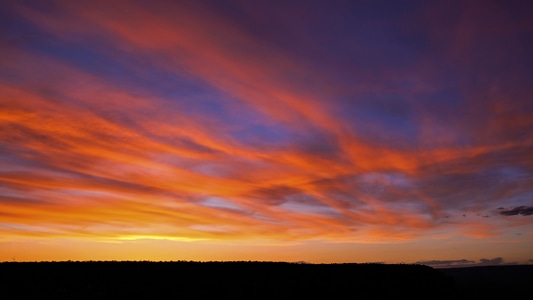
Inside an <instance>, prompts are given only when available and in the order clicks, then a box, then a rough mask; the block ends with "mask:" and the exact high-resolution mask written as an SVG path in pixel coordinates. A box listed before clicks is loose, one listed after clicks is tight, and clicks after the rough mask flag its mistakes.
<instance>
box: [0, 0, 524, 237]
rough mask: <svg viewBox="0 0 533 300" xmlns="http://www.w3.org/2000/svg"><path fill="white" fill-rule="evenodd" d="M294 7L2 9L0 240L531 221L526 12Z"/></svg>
mask: <svg viewBox="0 0 533 300" xmlns="http://www.w3.org/2000/svg"><path fill="white" fill-rule="evenodd" d="M278 4H279V3H278ZM280 5H281V4H280ZM283 5H284V7H283V8H279V7H274V5H272V6H270V5H268V4H265V3H263V4H261V5H260V7H253V6H250V5H247V4H245V3H233V2H232V3H231V4H230V3H226V4H216V3H211V2H209V1H206V2H204V1H200V2H196V1H193V2H190V3H181V2H180V3H176V2H173V1H155V2H148V1H112V2H111V3H110V2H109V1H91V2H87V3H85V2H83V3H82V2H73V1H52V2H51V3H50V5H41V4H38V3H37V2H32V1H29V2H21V3H11V4H8V5H6V9H7V11H8V12H9V13H10V18H8V20H7V21H5V22H6V23H7V24H8V26H4V27H5V28H7V29H6V30H4V31H5V32H6V33H8V34H6V35H5V36H4V37H3V38H2V41H1V44H0V45H1V47H2V57H1V58H0V69H1V70H2V71H0V108H1V109H0V147H1V149H2V150H1V152H0V163H1V166H2V167H1V168H0V217H1V218H0V230H1V232H2V235H1V237H0V238H1V239H3V240H16V239H17V238H30V237H50V238H55V237H70V238H82V239H110V240H113V239H137V238H154V239H175V240H204V239H207V240H243V239H244V240H253V239H270V240H278V241H279V240H281V241H300V240H309V239H318V240H329V241H337V242H339V241H344V242H369V241H383V240H411V239H416V238H423V237H443V238H444V237H451V236H455V235H465V236H472V237H487V236H505V235H507V234H509V232H508V230H507V229H506V228H527V230H530V229H531V226H532V224H533V223H532V221H533V220H532V219H531V218H530V217H528V216H526V215H516V214H514V215H513V214H504V213H501V211H502V210H505V211H512V209H513V208H515V207H526V208H527V207H531V206H532V205H533V202H531V201H532V200H531V199H532V198H531V197H532V196H533V190H532V184H533V181H532V180H533V179H532V174H533V160H532V159H531V158H532V156H531V153H532V150H533V139H532V138H531V135H530V132H531V129H533V105H532V101H531V95H533V90H532V87H531V85H530V84H529V82H531V79H533V78H532V77H533V73H532V72H531V68H530V67H528V66H530V65H531V58H530V55H529V54H528V53H530V52H529V51H528V50H532V48H531V47H532V45H531V43H530V42H528V39H527V38H526V37H525V36H526V35H527V33H528V32H529V33H531V31H532V30H533V25H532V23H531V21H530V19H527V18H526V16H523V15H518V16H516V15H512V13H516V11H518V10H520V9H519V7H513V9H511V8H509V9H508V10H500V9H499V7H498V4H491V5H492V6H494V7H492V6H491V5H488V6H486V7H485V6H483V8H481V7H480V6H479V5H473V4H471V3H470V2H469V3H468V4H464V5H463V4H454V5H458V6H460V7H459V9H458V10H456V9H455V8H454V7H451V6H453V5H451V6H447V5H445V4H443V5H441V4H438V5H432V4H426V5H424V6H422V7H417V8H414V7H411V4H405V5H406V7H401V5H400V6H398V7H396V6H394V7H392V8H390V10H385V9H384V8H383V9H384V10H382V8H380V7H373V6H371V5H370V6H369V7H366V6H365V7H362V8H359V9H360V10H362V11H364V13H363V12H361V13H358V12H357V9H355V10H353V9H352V10H350V9H348V7H342V6H339V7H328V9H325V10H324V9H320V7H316V6H314V5H310V6H309V7H307V6H306V7H299V6H298V7H296V6H294V7H293V6H292V5H290V4H283ZM411 9H412V10H411ZM439 11H449V12H450V14H451V15H453V18H450V19H448V16H446V18H445V17H444V16H443V15H442V14H440V13H439ZM338 13H341V17H339V16H338ZM371 16H373V18H372V17H371ZM487 25H490V28H493V29H495V30H488V29H487V28H486V26H487ZM496 29H497V30H496ZM524 230H526V229H524ZM528 238H529V239H531V238H532V237H531V236H528Z"/></svg>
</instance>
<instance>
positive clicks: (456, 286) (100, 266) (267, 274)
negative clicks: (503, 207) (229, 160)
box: [0, 261, 533, 300]
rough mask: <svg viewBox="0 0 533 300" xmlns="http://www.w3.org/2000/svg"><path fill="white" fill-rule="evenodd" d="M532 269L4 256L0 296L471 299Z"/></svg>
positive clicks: (516, 286) (519, 284)
mask: <svg viewBox="0 0 533 300" xmlns="http://www.w3.org/2000/svg"><path fill="white" fill-rule="evenodd" d="M532 275H533V266H510V267H479V268H454V269H434V268H431V267H428V266H424V265H408V264H394V265H392V264H299V263H285V262H185V261H177V262H150V261H91V262H4V263H0V299H6V300H7V299H257V298H271V299H305V298H308V299H398V298H399V297H408V298H409V299H470V298H471V297H472V296H474V297H480V296H485V295H488V296H494V295H495V294H501V295H505V296H510V295H518V294H520V293H522V292H524V291H525V292H528V289H529V287H528V286H527V284H526V282H530V281H531V279H532V278H533V277H532ZM495 289H498V290H495ZM526 294H527V293H526Z"/></svg>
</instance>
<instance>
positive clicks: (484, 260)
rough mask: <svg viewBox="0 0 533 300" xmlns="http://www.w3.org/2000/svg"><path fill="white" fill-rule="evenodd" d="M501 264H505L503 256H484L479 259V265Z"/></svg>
mask: <svg viewBox="0 0 533 300" xmlns="http://www.w3.org/2000/svg"><path fill="white" fill-rule="evenodd" d="M501 264H503V258H501V257H496V258H493V259H487V258H482V259H480V260H479V264H478V265H482V266H487V265H490V266H493V265H501Z"/></svg>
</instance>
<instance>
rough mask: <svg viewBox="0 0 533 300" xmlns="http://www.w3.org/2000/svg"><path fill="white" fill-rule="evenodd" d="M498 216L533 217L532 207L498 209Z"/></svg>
mask: <svg viewBox="0 0 533 300" xmlns="http://www.w3.org/2000/svg"><path fill="white" fill-rule="evenodd" d="M500 215H504V216H517V215H522V216H530V215H533V206H517V207H515V208H512V209H504V208H500Z"/></svg>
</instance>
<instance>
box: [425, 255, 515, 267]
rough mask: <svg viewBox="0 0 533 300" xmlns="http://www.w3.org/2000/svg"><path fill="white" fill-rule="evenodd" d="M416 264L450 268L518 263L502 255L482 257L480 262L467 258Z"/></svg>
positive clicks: (427, 261)
mask: <svg viewBox="0 0 533 300" xmlns="http://www.w3.org/2000/svg"><path fill="white" fill-rule="evenodd" d="M416 264H421V265H426V266H430V267H434V268H450V267H475V266H497V265H513V264H516V263H506V262H504V260H503V258H502V257H495V258H480V259H479V262H477V263H476V262H475V261H473V260H467V259H458V260H426V261H418V262H416Z"/></svg>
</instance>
